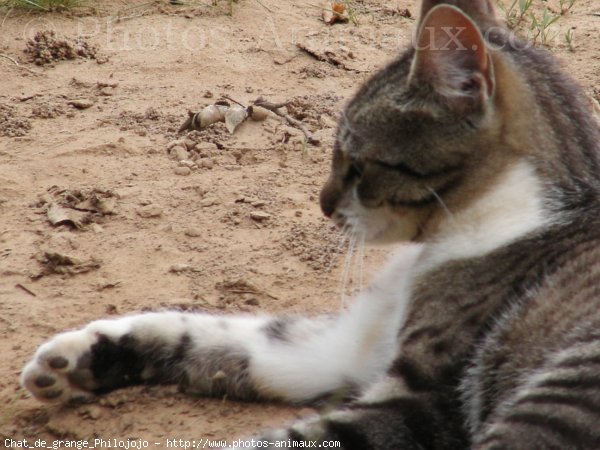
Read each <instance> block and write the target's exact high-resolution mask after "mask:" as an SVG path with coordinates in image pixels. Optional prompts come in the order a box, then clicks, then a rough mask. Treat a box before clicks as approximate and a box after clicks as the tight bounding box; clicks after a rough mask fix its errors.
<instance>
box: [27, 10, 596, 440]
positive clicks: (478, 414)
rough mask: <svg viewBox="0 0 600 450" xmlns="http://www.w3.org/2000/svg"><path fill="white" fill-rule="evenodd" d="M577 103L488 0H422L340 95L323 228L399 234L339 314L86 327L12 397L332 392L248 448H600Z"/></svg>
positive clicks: (165, 319) (386, 238)
mask: <svg viewBox="0 0 600 450" xmlns="http://www.w3.org/2000/svg"><path fill="white" fill-rule="evenodd" d="M583 98H584V97H583V95H582V94H581V92H580V90H579V89H578V88H577V86H575V85H574V84H573V82H572V81H571V80H570V79H569V78H568V77H566V76H565V75H564V74H563V73H562V72H561V71H560V70H559V69H558V68H557V66H556V63H555V62H554V61H553V59H552V58H551V57H550V56H548V55H547V54H546V53H545V52H542V51H539V50H537V49H534V48H531V47H530V46H528V45H527V44H526V43H525V42H523V41H521V40H519V39H518V38H515V37H514V36H513V35H511V34H510V33H509V32H508V31H507V30H506V29H504V28H503V27H501V26H500V25H499V24H498V23H497V22H496V20H495V18H494V15H493V10H492V7H491V4H490V2H489V1H488V0H472V1H468V0H454V1H450V0H449V1H447V2H439V1H435V0H425V1H424V2H423V5H422V12H421V19H420V22H419V29H418V33H417V35H416V39H415V45H414V48H412V49H410V50H407V51H406V52H405V53H404V54H403V55H401V56H400V57H399V58H398V59H397V60H396V61H395V62H393V63H391V64H390V65H389V66H388V67H387V68H385V69H383V70H382V71H381V72H379V73H378V74H376V75H374V76H373V77H372V78H371V79H370V80H369V81H368V82H367V83H365V85H364V86H363V87H362V88H361V89H360V90H359V92H358V93H357V94H356V96H355V97H354V99H353V100H352V101H351V102H350V103H349V104H348V106H347V108H346V110H345V112H344V114H343V117H342V119H341V121H340V125H339V130H338V139H337V141H336V145H335V148H334V155H333V163H332V172H331V176H330V179H329V181H328V182H327V184H326V186H325V187H324V188H323V191H322V194H321V206H322V209H323V211H324V213H325V214H326V215H327V216H329V217H331V218H332V220H334V221H335V222H336V223H338V224H339V225H340V226H341V227H344V228H347V229H350V230H351V231H352V232H355V233H362V234H364V235H366V237H367V238H368V239H370V240H372V241H380V242H397V241H409V242H410V243H409V244H405V245H404V246H402V247H401V248H400V249H399V250H398V252H397V254H396V256H395V257H394V258H392V260H391V261H390V263H389V264H388V265H387V267H385V268H384V269H383V270H382V271H381V273H380V274H379V275H378V277H377V278H376V280H375V281H374V282H373V284H372V286H371V287H370V288H368V289H366V290H365V291H364V292H362V293H361V294H360V295H359V296H358V297H357V298H356V299H355V301H354V303H353V304H352V305H351V306H350V308H349V309H348V310H347V311H344V312H342V313H340V315H339V316H337V317H325V318H304V317H272V316H263V317H228V316H210V315H203V314H186V313H177V312H164V313H149V314H142V315H133V316H128V317H123V318H120V319H116V320H103V321H97V322H93V323H91V324H89V325H88V326H87V327H85V328H83V329H81V330H76V331H70V332H67V333H63V334H60V335H58V336H56V337H54V338H53V339H51V340H50V341H48V342H47V343H45V344H44V345H42V346H41V347H40V349H39V350H38V351H37V353H36V355H35V356H34V358H33V359H32V360H31V361H30V362H29V363H28V364H27V366H26V367H25V368H24V370H23V374H22V383H23V385H24V386H25V387H26V388H27V389H28V390H29V391H31V392H32V393H33V394H34V395H35V396H36V397H38V398H40V399H41V400H47V401H69V400H71V399H75V398H78V397H90V396H93V395H97V394H101V393H103V392H106V391H110V390H112V389H116V388H120V387H124V386H128V385H132V384H138V383H177V384H179V386H180V387H181V389H182V390H184V391H186V392H189V393H192V394H200V395H211V396H222V395H228V396H229V397H230V398H232V397H233V398H239V399H246V400H248V399H277V400H284V401H289V402H294V403H301V402H310V401H315V400H322V399H324V398H328V397H329V396H331V397H333V398H336V399H339V398H347V399H349V401H348V402H347V403H345V404H344V405H342V406H341V407H340V408H339V409H337V410H334V411H333V412H330V413H327V414H325V415H322V416H317V417H315V418H314V419H311V420H307V421H304V422H300V423H297V424H295V425H292V426H291V427H290V428H288V429H281V430H276V431H273V432H271V433H270V434H267V435H265V438H266V439H269V440H271V441H272V440H275V439H285V440H287V439H291V440H295V441H314V442H324V441H329V440H336V441H339V442H340V443H341V446H342V447H343V448H345V449H347V450H349V449H361V450H383V449H404V450H411V449H440V450H441V449H445V450H449V449H473V450H475V449H476V450H500V449H512V450H517V449H523V450H534V449H535V450H538V449H540V450H541V449H598V448H600V426H599V425H598V424H599V423H600V331H599V330H600V283H599V281H600V170H599V169H600V166H599V163H600V159H599V156H600V144H599V142H600V132H599V131H598V126H597V124H596V122H595V121H594V118H593V113H592V111H591V108H590V107H589V106H588V105H587V104H586V103H585V101H584V99H583ZM350 399H351V400H350Z"/></svg>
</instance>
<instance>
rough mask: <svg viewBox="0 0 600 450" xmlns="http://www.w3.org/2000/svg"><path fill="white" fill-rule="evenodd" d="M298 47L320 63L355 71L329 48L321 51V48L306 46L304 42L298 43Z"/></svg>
mask: <svg viewBox="0 0 600 450" xmlns="http://www.w3.org/2000/svg"><path fill="white" fill-rule="evenodd" d="M296 46H297V47H298V48H299V49H300V50H304V51H305V52H306V53H308V54H309V55H310V56H312V57H313V58H316V59H317V60H319V61H323V62H327V63H329V64H332V65H334V66H336V67H339V68H341V69H344V70H354V69H351V68H350V67H348V66H347V65H346V64H345V63H344V62H343V61H342V60H341V59H340V57H339V56H338V55H337V54H336V53H335V52H334V51H333V50H331V49H329V48H325V49H320V48H316V47H312V46H311V45H310V44H305V43H303V42H298V43H296Z"/></svg>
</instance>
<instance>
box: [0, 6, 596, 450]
mask: <svg viewBox="0 0 600 450" xmlns="http://www.w3.org/2000/svg"><path fill="white" fill-rule="evenodd" d="M184 3H185V4H184V5H179V6H174V5H170V4H169V2H166V1H164V2H161V1H156V2H149V3H148V2H137V3H136V2H125V1H121V2H117V1H106V2H104V1H102V2H98V3H97V4H96V5H95V7H94V9H93V10H92V9H89V8H88V9H86V8H83V9H78V10H75V11H70V12H55V13H50V14H43V15H40V14H32V13H22V12H17V11H12V12H10V13H9V14H6V13H7V11H4V12H3V16H2V19H3V21H2V22H1V25H0V54H1V55H0V371H1V372H0V405H1V406H0V438H1V441H0V447H2V446H3V445H5V439H13V440H15V441H16V440H19V439H28V440H29V442H30V443H31V442H34V441H35V440H36V439H43V440H45V441H46V442H48V443H52V442H54V441H55V440H58V439H70V440H77V439H79V440H88V441H90V443H92V442H93V440H94V439H104V440H105V442H110V441H109V440H111V439H117V440H119V441H123V442H127V441H128V440H130V441H132V442H141V441H140V440H146V441H148V442H149V443H150V447H154V446H155V443H159V444H160V445H159V447H157V448H160V447H161V446H163V447H164V446H165V445H166V439H186V440H196V441H199V440H200V439H210V440H214V441H217V440H229V441H231V439H233V438H237V437H244V436H248V435H252V434H254V432H255V431H257V430H260V429H263V428H265V427H272V426H277V425H281V424H284V423H287V422H289V421H291V420H294V419H295V418H298V417H304V416H306V415H309V414H312V413H313V410H312V409H311V408H308V407H294V408H292V407H289V406H284V405H278V404H273V403H263V404H246V403H240V402H235V401H232V400H230V399H203V398H191V397H186V396H184V395H182V394H180V393H178V392H177V389H176V388H175V387H171V386H152V387H136V388H131V389H125V390H121V391H118V392H114V393H112V394H109V395H106V396H105V397H103V398H101V399H99V400H98V401H96V402H93V403H91V404H85V405H74V406H65V407H57V406H49V405H44V404H41V403H39V402H37V401H36V400H34V399H32V398H31V397H30V396H29V395H28V394H27V393H26V392H25V391H24V390H23V389H21V388H20V387H19V383H18V377H19V373H20V370H21V367H22V366H23V365H24V363H25V362H26V361H27V360H28V359H29V358H30V357H31V355H32V354H33V352H34V351H35V349H36V348H37V347H38V345H40V343H42V342H43V341H44V340H45V339H47V338H49V337H50V336H52V335H53V334H55V333H57V332H60V331H63V330H66V329H70V328H74V327H79V326H82V325H84V324H86V323H87V322H89V321H91V320H94V319H97V318H101V317H111V316H115V315H119V314H127V313H132V312H138V311H156V310H164V309H181V310H190V311H208V312H211V313H215V314H227V313H250V314H254V313H287V314H310V315H314V314H321V313H334V312H336V311H338V310H339V309H340V307H341V297H342V295H341V288H340V286H341V279H342V273H343V269H344V266H345V262H344V254H345V251H346V250H345V249H346V247H345V246H344V245H341V240H340V235H339V233H338V232H337V231H336V230H334V229H333V228H332V227H331V225H330V224H329V223H328V222H327V221H326V220H325V219H324V218H322V215H321V213H320V210H319V206H318V195H319V190H320V186H321V185H322V183H323V182H324V180H325V179H326V177H327V172H328V168H329V156H330V153H331V147H332V143H333V134H334V131H335V123H336V120H337V117H338V115H339V113H340V110H341V108H342V107H343V105H344V102H345V100H347V99H348V98H349V96H350V95H351V94H352V92H354V91H355V90H356V89H357V87H358V86H359V85H360V84H361V83H362V82H363V81H364V80H365V79H366V78H367V77H368V76H369V74H370V73H372V72H373V71H374V70H376V69H377V68H378V67H381V66H382V65H383V64H385V62H386V61H389V60H390V59H391V58H393V57H394V55H396V54H397V53H398V51H399V50H400V49H402V48H404V47H406V46H407V45H409V43H410V37H411V33H412V30H413V27H414V24H415V19H414V18H415V16H416V15H417V13H418V9H417V5H416V2H414V1H380V0H363V1H354V2H352V3H353V5H354V15H355V17H356V19H357V20H358V25H356V24H353V23H348V24H336V25H334V26H328V25H326V24H325V23H324V22H323V21H322V20H321V14H320V11H319V9H318V7H315V2H312V1H305V0H299V1H296V2H282V1H279V0H261V1H260V2H258V1H257V0H240V1H239V2H238V3H235V4H233V14H232V15H231V14H230V10H229V4H228V2H227V1H219V2H217V5H216V6H208V5H203V4H202V3H201V2H184ZM206 3H209V2H208V1H207V2H206ZM552 3H553V2H550V5H552ZM554 3H558V2H554ZM554 6H555V7H556V5H554ZM593 13H600V5H598V3H597V1H596V0H580V1H578V2H577V3H576V5H575V7H574V8H573V9H572V11H571V12H570V13H569V14H566V15H565V16H564V17H562V18H561V19H560V21H559V22H558V23H557V25H556V26H555V34H554V35H553V36H552V39H550V41H549V48H550V50H551V51H552V52H553V53H555V54H556V55H557V56H558V57H559V58H560V59H561V60H562V61H563V62H564V64H565V66H566V67H567V69H568V71H569V72H570V73H571V74H572V75H573V76H574V77H575V78H576V79H577V80H578V81H579V82H580V83H581V84H582V85H583V87H584V89H585V91H586V94H588V95H589V96H590V98H592V97H595V98H596V99H597V98H598V96H600V59H599V57H600V56H599V55H600V53H599V50H600V35H599V33H598V30H599V29H600V17H598V16H597V15H593ZM569 29H573V30H574V31H573V36H574V39H573V45H574V49H573V50H574V51H571V50H570V49H569V48H567V46H566V44H565V40H564V35H565V34H566V33H567V31H568V30H569ZM38 31H54V32H55V34H56V36H55V37H57V38H63V37H64V38H67V39H69V41H68V42H67V44H69V45H71V44H72V45H73V46H75V47H77V46H78V48H76V49H75V50H76V51H75V55H74V56H75V58H74V59H71V60H65V61H52V60H53V55H52V54H51V53H49V52H50V51H51V50H52V49H53V47H52V45H50V47H44V46H43V42H37V43H35V42H31V39H32V38H33V37H34V36H35V34H36V33H37V32H38ZM46 36H51V35H49V34H46ZM77 39H79V41H78V43H77V42H76V41H77ZM28 43H29V45H28ZM63 44H64V43H63ZM53 45H54V47H56V48H55V49H58V48H59V47H61V45H62V44H60V43H58V44H53ZM69 45H67V46H64V45H63V46H62V47H61V48H63V50H64V48H66V47H69ZM301 47H302V48H304V49H309V50H310V52H312V54H311V53H310V52H307V51H306V50H303V49H302V48H301ZM27 48H29V51H30V52H29V53H26V52H25V50H26V49H27ZM69 48H70V47H69ZM71 50H72V48H71ZM36 51H37V52H38V53H37V54H36V53H35V52H36ZM32 52H33V53H32ZM77 52H78V53H79V54H77ZM315 56H319V57H320V58H321V59H322V60H318V59H317V58H316V57H315ZM35 58H38V59H40V61H39V62H42V61H41V60H49V61H51V62H50V64H45V65H36V64H35V63H34V62H32V59H35ZM224 95H227V96H229V97H231V98H233V99H235V100H237V101H239V102H241V103H244V104H250V103H251V102H252V101H253V100H255V99H257V98H258V97H259V96H262V97H264V98H265V99H267V100H269V101H272V102H288V101H289V102H290V104H289V105H288V107H287V113H288V114H289V115H290V116H293V117H294V118H296V119H298V120H302V121H303V123H304V124H305V125H306V127H307V129H308V130H309V131H310V132H311V133H312V134H313V136H314V137H315V139H318V140H319V141H320V145H319V146H314V145H310V144H306V143H305V142H304V136H303V134H302V132H301V131H300V130H299V129H297V128H295V127H292V126H290V125H289V124H287V123H285V122H284V121H282V120H279V119H278V118H268V119H267V120H265V121H263V122H254V121H246V122H244V123H243V124H242V125H241V126H240V127H239V128H238V129H237V130H236V131H235V133H234V134H233V135H232V134H230V133H229V132H228V131H227V129H226V128H225V126H224V124H222V123H219V124H216V125H214V126H211V127H210V128H208V129H207V130H204V131H201V132H192V133H190V134H189V135H187V136H186V135H185V134H184V135H178V134H177V130H178V128H179V126H180V125H181V124H182V122H183V121H184V120H185V118H186V117H187V111H188V110H191V111H199V110H200V109H201V108H202V107H204V106H206V105H209V104H212V103H214V102H215V101H218V100H220V99H222V96H224ZM284 111H286V110H284ZM177 139H183V140H182V141H180V144H182V146H181V145H180V146H179V147H178V148H179V150H178V152H179V153H177V151H171V152H169V148H170V147H171V146H173V141H174V140H177ZM182 152H184V153H182ZM176 157H179V158H180V159H181V158H183V159H184V161H183V162H180V161H178V160H177V159H174V158H176ZM49 211H52V213H51V214H49ZM50 219H53V221H54V222H55V223H54V224H52V223H51V222H52V221H51V220H50ZM386 252H387V250H381V249H374V250H368V251H367V252H366V253H365V263H364V268H365V270H364V272H365V274H364V278H365V280H368V278H369V276H370V274H372V273H373V267H376V266H377V265H378V264H380V263H381V261H382V260H383V259H384V258H385V256H386ZM354 261H355V262H354V263H352V264H350V268H349V273H350V276H349V277H348V283H347V285H348V286H347V289H346V290H352V289H355V288H357V287H358V286H360V284H361V281H360V280H359V278H360V277H361V275H360V274H359V272H360V270H359V269H360V267H361V266H362V264H359V263H358V262H356V261H358V259H357V258H355V259H354ZM365 282H366V281H365ZM112 443H114V441H112Z"/></svg>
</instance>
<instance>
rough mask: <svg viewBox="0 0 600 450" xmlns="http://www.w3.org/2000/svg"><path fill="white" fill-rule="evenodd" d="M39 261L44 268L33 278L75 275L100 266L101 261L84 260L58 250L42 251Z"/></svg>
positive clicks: (93, 259)
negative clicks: (52, 275)
mask: <svg viewBox="0 0 600 450" xmlns="http://www.w3.org/2000/svg"><path fill="white" fill-rule="evenodd" d="M39 262H40V264H42V265H43V266H44V269H43V270H42V271H41V272H40V273H39V274H38V275H36V276H35V277H34V278H41V277H43V276H46V275H51V274H59V275H77V274H80V273H86V272H91V271H92V270H96V269H99V268H100V266H101V261H100V260H98V259H96V258H90V259H88V260H86V261H84V260H80V259H78V258H75V257H73V256H69V255H65V254H62V253H58V252H44V254H43V256H41V257H40V258H39Z"/></svg>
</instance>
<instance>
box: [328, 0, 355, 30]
mask: <svg viewBox="0 0 600 450" xmlns="http://www.w3.org/2000/svg"><path fill="white" fill-rule="evenodd" d="M348 20H350V18H349V17H348V12H347V11H346V5H344V4H343V3H341V2H325V5H324V6H323V22H325V23H326V24H328V25H333V24H334V23H336V22H339V23H346V22H348Z"/></svg>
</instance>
